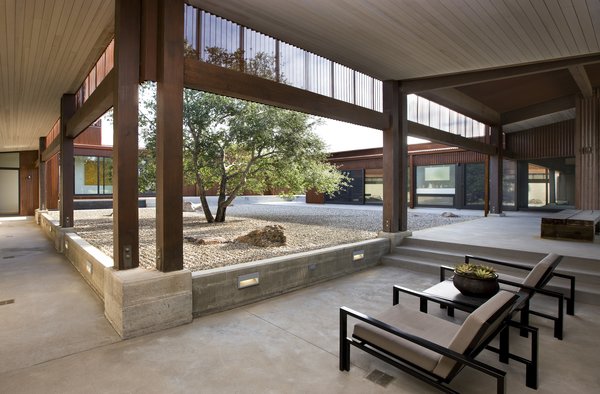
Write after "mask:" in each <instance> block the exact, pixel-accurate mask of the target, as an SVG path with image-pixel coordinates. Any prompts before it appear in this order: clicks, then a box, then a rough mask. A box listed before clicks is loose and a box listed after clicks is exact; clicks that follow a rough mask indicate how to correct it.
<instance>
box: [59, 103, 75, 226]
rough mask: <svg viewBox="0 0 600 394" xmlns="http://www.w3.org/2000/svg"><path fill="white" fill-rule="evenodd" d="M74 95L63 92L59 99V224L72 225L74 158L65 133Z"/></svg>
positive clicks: (71, 141)
mask: <svg viewBox="0 0 600 394" xmlns="http://www.w3.org/2000/svg"><path fill="white" fill-rule="evenodd" d="M76 110H77V109H76V106H75V95H74V94H64V95H63V96H62V98H61V99H60V135H59V137H58V138H60V175H59V179H60V183H59V196H60V197H59V198H60V204H59V210H60V226H61V227H63V228H67V227H73V193H74V191H75V185H74V181H75V168H74V167H75V160H74V156H73V155H74V148H73V138H71V137H69V136H68V135H67V122H68V121H69V119H70V118H71V116H73V114H74V113H75V111H76Z"/></svg>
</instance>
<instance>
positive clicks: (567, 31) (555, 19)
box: [537, 0, 585, 56]
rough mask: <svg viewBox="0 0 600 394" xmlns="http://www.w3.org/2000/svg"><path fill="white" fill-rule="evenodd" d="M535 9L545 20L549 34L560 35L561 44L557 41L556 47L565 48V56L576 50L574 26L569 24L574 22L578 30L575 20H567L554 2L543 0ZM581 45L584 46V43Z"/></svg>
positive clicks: (561, 9) (552, 0)
mask: <svg viewBox="0 0 600 394" xmlns="http://www.w3.org/2000/svg"><path fill="white" fill-rule="evenodd" d="M537 9H538V10H539V12H540V13H542V14H543V18H544V19H546V20H547V26H548V28H549V29H551V30H550V34H553V37H554V36H555V35H557V34H559V35H560V39H562V43H561V42H560V41H557V43H558V45H559V46H562V47H564V48H565V50H566V51H567V56H568V55H569V54H572V51H573V50H575V49H577V48H578V43H577V42H576V41H575V37H574V33H573V30H574V27H575V26H573V25H572V24H571V23H572V22H574V23H575V25H576V26H577V28H579V22H578V21H577V20H575V21H571V20H567V17H566V15H565V14H564V12H563V8H562V7H561V6H560V4H558V2H557V1H556V0H545V1H544V3H543V4H538V7H537ZM553 25H554V26H555V27H556V28H555V29H552V27H553ZM554 38H555V39H558V38H556V37H554ZM583 44H584V45H585V42H584V43H583Z"/></svg>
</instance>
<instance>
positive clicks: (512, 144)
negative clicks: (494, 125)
mask: <svg viewBox="0 0 600 394" xmlns="http://www.w3.org/2000/svg"><path fill="white" fill-rule="evenodd" d="M574 141H575V120H573V119H571V120H567V121H564V122H559V123H554V124H551V125H546V126H541V127H536V128H534V129H530V130H526V131H521V132H518V133H509V134H506V151H507V153H508V155H513V156H514V158H515V159H521V160H529V159H543V158H555V157H573V156H575V142H574Z"/></svg>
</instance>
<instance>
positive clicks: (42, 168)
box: [38, 137, 46, 211]
mask: <svg viewBox="0 0 600 394" xmlns="http://www.w3.org/2000/svg"><path fill="white" fill-rule="evenodd" d="M45 150H46V137H40V145H39V153H38V162H39V167H38V172H39V173H38V182H39V187H38V190H39V193H40V206H39V209H40V211H45V210H46V162H45V161H44V160H42V153H44V151H45Z"/></svg>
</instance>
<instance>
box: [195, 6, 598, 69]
mask: <svg viewBox="0 0 600 394" xmlns="http://www.w3.org/2000/svg"><path fill="white" fill-rule="evenodd" d="M190 3H192V4H194V5H196V6H198V7H200V8H204V9H206V10H208V11H211V12H214V13H216V14H218V15H220V16H223V17H225V18H228V19H231V20H233V21H235V22H238V23H241V24H243V25H246V26H248V27H251V28H253V29H256V30H258V31H261V32H263V33H266V34H269V35H272V36H274V37H277V38H280V39H282V40H284V41H287V42H289V43H291V44H294V45H297V46H299V47H301V48H304V49H307V50H310V51H312V52H315V53H317V54H320V55H322V56H325V57H328V58H330V59H332V60H334V61H337V62H340V63H342V64H346V65H348V66H350V67H352V68H354V69H357V70H359V71H362V72H365V73H367V74H370V75H372V76H374V77H377V78H379V79H382V80H385V79H398V80H404V79H410V78H416V77H424V76H431V75H438V74H447V73H455V72H461V71H467V70H477V69H485V68H493V67H499V66H505V65H510V64H518V63H527V62H535V61H543V60H547V59H553V58H560V57H568V56H575V55H583V54H588V53H594V52H599V51H600V1H598V0H564V1H563V0H546V1H508V0H378V1H356V0H329V1H323V0H312V1H307V0H286V1H272V0H252V1H248V0H228V1H221V0H191V1H190Z"/></svg>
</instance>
